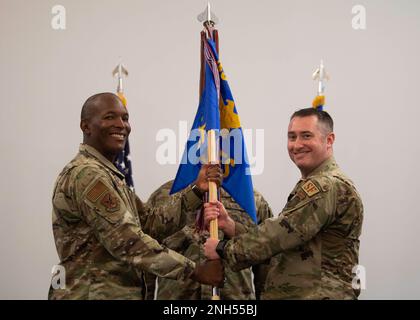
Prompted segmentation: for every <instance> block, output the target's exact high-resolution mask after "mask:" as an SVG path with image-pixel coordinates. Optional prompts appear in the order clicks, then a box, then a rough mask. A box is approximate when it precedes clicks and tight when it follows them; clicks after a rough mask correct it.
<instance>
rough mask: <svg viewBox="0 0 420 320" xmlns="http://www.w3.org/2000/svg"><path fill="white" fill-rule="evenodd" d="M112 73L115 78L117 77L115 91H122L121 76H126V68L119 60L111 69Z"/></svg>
mask: <svg viewBox="0 0 420 320" xmlns="http://www.w3.org/2000/svg"><path fill="white" fill-rule="evenodd" d="M112 75H113V76H114V77H116V78H118V87H117V92H119V93H122V92H123V77H124V76H126V77H127V76H128V71H127V69H126V68H125V67H124V66H123V65H122V63H121V61H120V63H118V65H117V66H116V67H115V69H114V71H112Z"/></svg>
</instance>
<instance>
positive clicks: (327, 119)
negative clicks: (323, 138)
mask: <svg viewBox="0 0 420 320" xmlns="http://www.w3.org/2000/svg"><path fill="white" fill-rule="evenodd" d="M310 116H315V117H317V119H318V123H320V124H322V125H323V126H324V128H325V129H326V131H327V132H326V133H330V132H333V131H334V121H333V119H332V118H331V116H330V115H329V114H328V112H326V111H323V110H318V109H315V108H304V109H300V110H298V111H295V112H294V113H293V114H292V116H291V117H290V120H292V119H293V118H296V117H299V118H304V117H310Z"/></svg>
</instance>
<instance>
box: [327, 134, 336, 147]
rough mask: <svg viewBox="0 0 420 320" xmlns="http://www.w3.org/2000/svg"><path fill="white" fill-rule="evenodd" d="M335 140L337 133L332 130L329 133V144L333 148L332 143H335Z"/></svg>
mask: <svg viewBox="0 0 420 320" xmlns="http://www.w3.org/2000/svg"><path fill="white" fill-rule="evenodd" d="M334 141H335V134H334V132H330V133H329V134H328V135H327V146H328V147H330V148H331V147H332V145H333V144H334Z"/></svg>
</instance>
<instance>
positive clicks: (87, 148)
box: [79, 143, 124, 179]
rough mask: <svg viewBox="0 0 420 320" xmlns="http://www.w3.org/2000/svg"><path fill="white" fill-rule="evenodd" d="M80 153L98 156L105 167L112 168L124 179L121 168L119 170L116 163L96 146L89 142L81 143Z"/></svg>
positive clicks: (97, 158)
mask: <svg viewBox="0 0 420 320" xmlns="http://www.w3.org/2000/svg"><path fill="white" fill-rule="evenodd" d="M79 152H80V153H87V154H88V155H90V156H92V157H94V158H96V160H98V161H99V162H100V163H101V164H103V165H104V166H105V167H107V168H108V169H110V170H111V171H112V172H114V173H115V174H116V175H117V176H118V177H120V178H121V179H124V175H123V174H122V173H121V171H120V170H118V169H117V168H116V167H115V165H114V164H113V163H112V162H111V161H109V160H108V159H107V158H105V157H104V156H103V155H102V154H101V153H100V152H99V151H98V150H96V149H95V148H94V147H91V146H89V145H87V144H84V143H81V144H80V147H79Z"/></svg>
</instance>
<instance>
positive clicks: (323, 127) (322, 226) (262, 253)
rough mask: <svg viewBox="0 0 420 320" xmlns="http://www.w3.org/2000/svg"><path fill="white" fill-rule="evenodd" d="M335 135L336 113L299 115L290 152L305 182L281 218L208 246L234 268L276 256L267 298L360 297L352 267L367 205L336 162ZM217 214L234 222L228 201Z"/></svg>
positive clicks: (211, 210) (214, 207)
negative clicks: (334, 114) (227, 204)
mask: <svg viewBox="0 0 420 320" xmlns="http://www.w3.org/2000/svg"><path fill="white" fill-rule="evenodd" d="M334 139H335V136H334V133H333V120H332V119H331V117H330V116H329V115H328V113H326V112H325V111H318V110H316V109H312V108H308V109H302V110H299V111H297V112H295V113H294V114H293V115H292V117H291V121H290V124H289V130H288V151H289V155H290V158H291V159H292V161H293V162H294V163H295V164H296V166H297V167H298V168H299V169H300V171H301V174H302V179H301V180H300V181H299V182H298V183H297V185H296V187H295V188H294V189H293V191H292V193H291V194H290V195H289V198H288V201H287V204H286V206H285V207H284V209H283V210H282V212H281V213H280V215H279V216H278V217H276V218H272V219H268V220H266V221H264V222H263V223H262V224H261V225H259V226H258V228H255V229H254V230H251V231H249V232H248V233H246V234H242V235H240V236H238V237H234V238H233V239H232V240H230V241H228V242H223V241H220V242H219V241H217V240H215V239H209V240H207V242H206V244H205V254H206V256H207V257H208V258H212V259H215V258H219V257H222V258H223V259H224V261H225V263H226V264H227V265H229V266H230V267H232V268H233V269H234V270H240V269H242V268H247V267H249V266H250V265H253V264H256V263H259V262H261V261H263V260H265V259H267V258H270V257H273V259H271V268H270V271H269V273H268V275H267V281H266V285H265V290H264V293H263V296H262V298H263V299H356V298H357V296H358V295H359V291H358V290H356V289H353V287H352V269H353V267H355V266H356V265H357V264H358V256H359V236H360V234H361V228H362V219H363V205H362V201H361V198H360V196H359V194H358V192H357V191H356V188H355V186H354V184H353V182H352V181H351V180H350V179H349V178H348V177H347V176H346V175H345V174H344V173H343V172H342V171H341V170H340V168H339V167H338V165H337V163H336V162H335V160H334V157H333V151H332V145H333V142H334ZM215 217H219V225H220V227H221V228H223V229H226V226H228V225H231V226H232V223H231V221H230V220H229V217H228V215H227V213H226V211H225V210H224V208H223V205H222V204H220V203H214V204H206V205H205V219H206V222H207V223H208V221H209V220H211V219H214V218H215ZM229 230H231V231H230V233H229V235H233V234H234V233H235V231H234V229H232V227H231V228H230V229H229ZM232 230H233V231H232ZM225 232H226V230H225Z"/></svg>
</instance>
